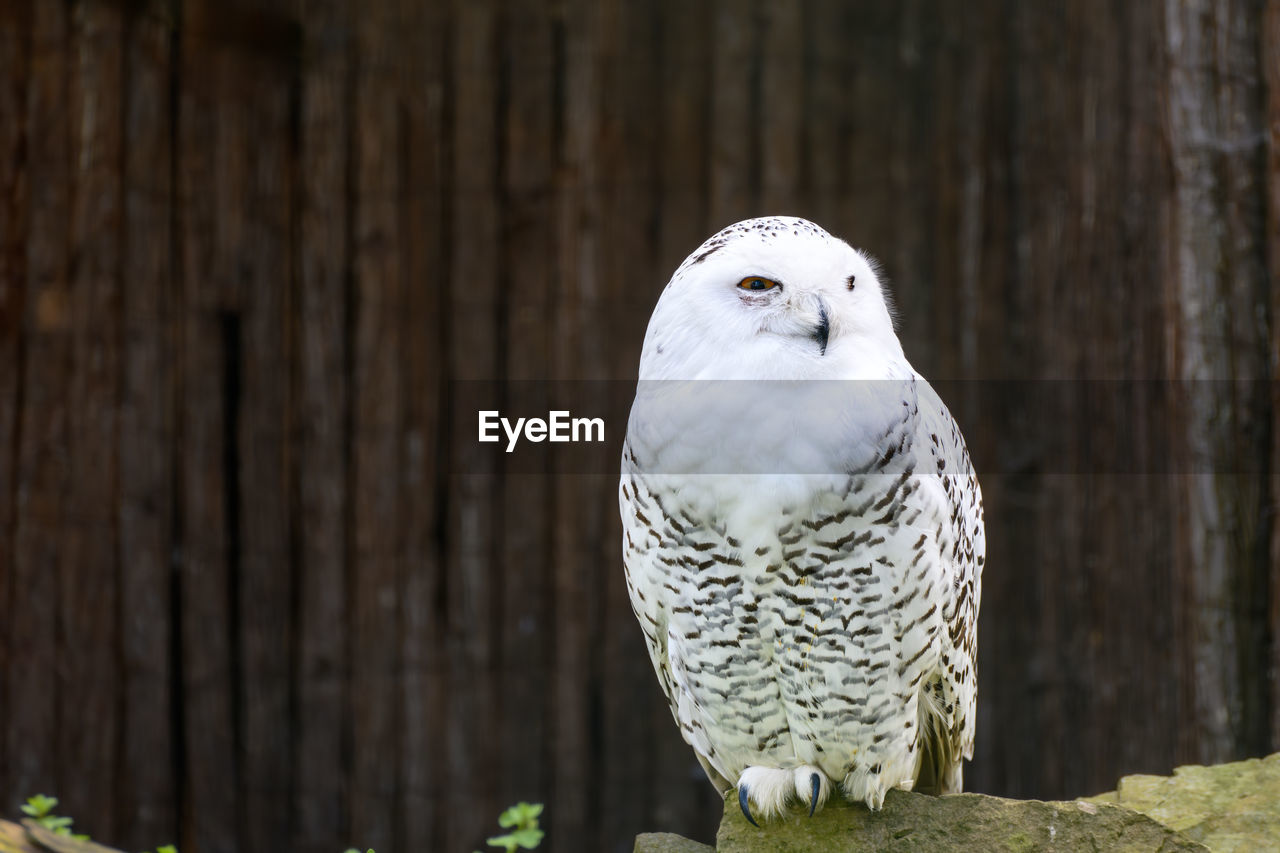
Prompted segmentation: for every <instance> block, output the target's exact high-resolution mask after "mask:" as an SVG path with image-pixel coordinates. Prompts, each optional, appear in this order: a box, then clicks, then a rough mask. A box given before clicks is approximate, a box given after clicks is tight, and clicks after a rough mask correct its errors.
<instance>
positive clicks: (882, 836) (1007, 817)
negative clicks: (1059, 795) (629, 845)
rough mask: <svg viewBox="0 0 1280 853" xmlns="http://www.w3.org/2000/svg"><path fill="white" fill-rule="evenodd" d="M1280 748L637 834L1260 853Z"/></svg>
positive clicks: (1265, 843)
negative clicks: (1247, 756)
mask: <svg viewBox="0 0 1280 853" xmlns="http://www.w3.org/2000/svg"><path fill="white" fill-rule="evenodd" d="M1277 839H1280V753H1277V754H1276V755H1272V756H1269V757H1267V758H1262V759H1251V760H1249V761H1238V762H1235V763H1232V764H1219V765H1216V766H1213V767H1194V766H1193V767H1179V768H1177V769H1176V770H1175V771H1174V773H1173V775H1172V776H1126V777H1124V778H1123V779H1121V780H1120V784H1119V785H1118V786H1117V788H1116V790H1115V791H1110V792H1108V793H1105V794H1099V795H1097V796H1094V797H1088V798H1085V799H1079V800H1067V801H1061V802H1041V801H1039V800H1007V799H1003V798H1001V797H989V796H987V795H985V794H955V795H951V796H946V797H929V796H925V795H923V794H914V793H911V792H909V791H891V792H890V794H889V796H888V797H887V798H886V799H885V803H884V809H883V810H882V811H880V812H874V813H873V812H870V811H868V810H867V809H865V808H863V807H861V806H853V805H849V804H848V803H845V802H843V801H842V800H832V801H830V802H829V803H828V804H827V806H826V808H824V809H823V810H822V811H820V812H819V813H818V814H816V815H814V816H813V817H812V818H809V817H806V816H805V814H804V813H802V812H800V811H799V810H797V811H796V813H795V814H793V815H791V816H790V817H788V818H786V819H784V820H781V821H774V822H771V823H768V824H765V826H764V828H763V829H757V828H756V827H754V826H752V825H751V824H749V823H747V821H746V819H745V818H743V816H742V814H741V812H740V811H739V810H738V802H737V798H736V797H732V798H730V799H728V800H726V802H725V810H724V819H723V820H722V821H721V823H720V831H719V832H718V833H717V835H716V846H715V847H714V848H712V847H710V846H708V845H706V844H700V843H698V842H696V841H690V840H689V839H687V838H682V837H680V836H678V835H671V834H669V833H650V834H645V835H641V836H639V837H638V838H637V839H636V846H635V850H636V853H713V851H718V853H763V851H769V853H775V851H776V853H818V851H822V852H823V853H827V852H828V851H848V853H857V851H864V850H866V851H872V850H875V851H914V850H921V851H924V850H928V851H934V850H993V851H1023V850H1027V851H1030V850H1061V851H1073V850H1095V851H1135V853H1136V851H1157V850H1158V851H1161V853H1175V851H1202V853H1203V851H1211V853H1231V851H1241V853H1243V851H1252V850H1266V849H1274V848H1275V846H1276V845H1277V844H1278V843H1280V842H1277Z"/></svg>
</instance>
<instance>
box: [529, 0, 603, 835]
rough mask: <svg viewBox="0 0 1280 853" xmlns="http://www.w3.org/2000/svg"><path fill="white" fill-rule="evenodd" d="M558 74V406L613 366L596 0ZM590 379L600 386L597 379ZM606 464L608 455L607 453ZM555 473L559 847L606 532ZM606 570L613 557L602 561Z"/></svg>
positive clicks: (565, 46)
mask: <svg viewBox="0 0 1280 853" xmlns="http://www.w3.org/2000/svg"><path fill="white" fill-rule="evenodd" d="M552 36H553V52H554V56H553V60H554V64H555V69H556V73H557V75H558V76H557V79H556V80H555V81H554V83H555V88H556V90H557V91H561V92H562V93H563V94H562V100H561V101H559V102H558V103H557V109H558V110H560V113H559V122H558V125H557V127H558V128H559V131H558V136H559V140H558V142H559V148H558V150H557V151H555V152H554V154H555V156H556V157H557V162H558V171H559V178H558V180H557V182H556V185H557V187H556V188H557V192H556V198H555V200H554V204H555V209H554V211H553V217H554V226H555V244H556V245H555V259H554V263H555V265H556V274H555V276H554V284H553V286H554V293H555V300H556V302H557V303H558V305H559V309H558V310H557V311H556V312H555V314H554V317H553V318H552V319H553V322H554V331H553V333H552V353H551V361H550V364H549V366H550V368H551V371H550V375H551V376H552V377H553V378H554V380H555V384H554V385H553V386H552V391H553V393H555V392H559V394H560V397H561V399H558V400H555V401H554V405H555V408H558V409H559V408H570V409H571V408H573V407H575V406H583V405H588V401H587V400H586V399H584V395H583V394H580V393H574V391H573V390H571V389H574V390H576V389H579V388H583V387H586V386H584V385H583V384H580V383H579V382H577V381H576V380H583V379H589V378H590V379H600V378H601V377H603V376H605V375H607V369H608V368H607V357H606V352H607V344H606V341H607V340H608V338H607V335H606V334H605V333H604V331H603V330H602V329H601V328H600V325H599V324H598V323H594V322H592V318H594V317H596V316H598V312H599V311H600V310H601V308H602V304H601V301H600V294H599V287H600V281H599V275H598V270H597V268H596V262H597V252H598V250H599V249H598V239H597V238H598V234H597V229H598V228H599V222H598V220H599V195H600V188H599V185H598V181H599V180H600V176H599V174H598V172H597V162H596V158H595V147H594V143H595V139H596V131H597V129H598V128H599V125H600V88H599V74H598V69H599V63H600V56H599V21H598V15H597V8H596V5H595V3H593V2H591V0H575V2H574V3H572V4H570V5H568V6H567V7H566V9H565V11H564V13H563V16H562V17H559V18H557V19H555V20H554V21H553V31H552ZM590 387H592V388H597V387H599V386H598V385H596V384H592V385H590ZM601 464H602V465H603V464H606V463H605V462H604V461H603V459H602V460H601ZM577 473H580V472H575V475H558V476H555V477H554V478H553V480H552V483H551V487H552V488H553V489H554V496H553V498H552V500H553V501H554V503H555V507H556V511H555V512H554V513H553V515H552V524H553V526H554V529H553V531H552V543H551V550H550V554H551V577H550V579H549V594H550V598H551V601H550V605H549V607H548V614H547V618H548V619H549V621H550V624H551V625H552V626H553V627H552V629H551V631H550V633H552V634H553V635H554V646H553V649H552V655H553V657H552V661H553V668H552V670H551V673H550V674H551V678H552V682H553V683H552V686H551V691H550V692H551V694H552V708H553V716H552V719H551V721H550V723H551V731H550V743H551V749H552V755H553V756H554V760H553V762H552V764H551V767H550V768H549V769H550V776H551V782H550V785H551V787H550V793H549V794H548V810H547V812H546V820H545V821H544V825H546V826H547V833H548V837H547V842H546V843H547V844H549V845H553V846H554V847H556V848H557V849H565V850H576V849H584V848H587V847H589V845H590V841H589V839H592V838H594V837H595V834H594V825H593V824H594V823H595V821H597V820H598V819H599V817H600V815H599V811H598V809H595V808H593V807H592V801H593V799H595V798H596V797H598V793H597V788H596V786H595V785H594V784H593V783H592V781H593V779H594V778H595V775H594V774H595V773H596V771H597V764H596V759H595V756H594V754H593V749H592V743H591V739H592V735H591V732H590V730H589V720H590V695H589V691H590V685H591V682H592V671H591V667H592V660H593V654H592V645H593V639H592V636H591V634H590V632H589V629H588V623H589V621H590V619H589V615H588V614H589V612H590V610H591V608H592V606H593V605H594V603H595V602H596V601H598V590H599V588H600V581H599V575H600V569H601V568H602V567H600V566H598V565H597V564H596V562H595V561H594V559H593V555H592V552H591V547H590V542H591V541H592V539H591V537H593V536H595V537H599V536H600V535H601V530H600V528H601V526H602V525H601V518H602V516H603V514H604V513H607V512H608V507H607V506H605V507H602V506H601V500H599V499H598V496H599V495H600V494H602V493H601V492H600V491H598V490H596V489H593V488H592V485H593V481H592V480H591V479H589V478H587V477H584V476H576V474H577ZM603 568H604V569H605V570H607V568H608V567H603Z"/></svg>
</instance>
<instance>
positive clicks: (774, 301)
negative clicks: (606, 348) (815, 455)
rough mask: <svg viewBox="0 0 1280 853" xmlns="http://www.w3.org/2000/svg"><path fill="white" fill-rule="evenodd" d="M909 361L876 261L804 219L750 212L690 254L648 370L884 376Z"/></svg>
mask: <svg viewBox="0 0 1280 853" xmlns="http://www.w3.org/2000/svg"><path fill="white" fill-rule="evenodd" d="M903 363H905V362H904V359H903V355H902V347H901V345H900V344H899V342H898V338H897V335H896V334H895V333H894V326H893V319H892V314H891V308H890V304H889V301H888V299H887V297H886V295H885V293H884V289H883V288H882V287H881V283H880V279H879V276H878V275H877V272H876V266H875V263H874V262H873V261H872V260H871V259H870V258H869V257H867V256H866V255H864V254H862V253H861V252H859V251H857V250H856V249H854V248H852V247H851V246H850V245H849V244H848V243H845V242H844V241H843V240H839V239H837V238H835V237H832V236H831V235H830V234H828V233H827V232H826V231H824V230H823V229H822V228H820V227H818V226H817V225H815V224H813V223H812V222H809V221H808V220H805V219H798V218H795V217H782V216H776V217H768V218H763V219H748V220H745V221H743V222H739V223H737V224H736V225H731V226H729V227H728V228H725V229H724V230H723V231H721V232H719V233H718V234H716V235H715V236H713V237H711V238H710V239H709V240H707V241H706V242H705V243H703V244H702V245H701V246H699V247H698V249H697V250H696V251H694V252H693V254H691V255H689V257H688V258H686V259H685V261H684V263H682V264H681V265H680V267H679V268H678V269H677V270H676V272H675V274H674V275H673V276H672V277H671V281H670V282H669V283H668V284H667V287H666V289H665V290H664V291H663V292H662V295H661V297H660V298H659V300H658V304H657V306H656V307H655V308H654V311H653V316H652V318H651V319H650V321H649V329H648V332H647V334H646V336H645V343H644V351H643V354H642V356H641V361H640V378H641V379H677V378H678V379H823V378H830V379H837V378H838V379H849V378H867V379H878V378H884V377H886V376H890V375H896V374H898V373H899V372H900V365H901V364H903Z"/></svg>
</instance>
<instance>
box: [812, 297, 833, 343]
mask: <svg viewBox="0 0 1280 853" xmlns="http://www.w3.org/2000/svg"><path fill="white" fill-rule="evenodd" d="M829 337H831V318H830V317H828V316H827V303H826V302H823V301H822V300H821V299H819V300H818V326H817V328H815V329H814V330H813V339H814V340H815V341H817V342H818V354H819V355H826V354H827V339H828V338H829Z"/></svg>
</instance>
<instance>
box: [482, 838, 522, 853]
mask: <svg viewBox="0 0 1280 853" xmlns="http://www.w3.org/2000/svg"><path fill="white" fill-rule="evenodd" d="M484 843H485V844H488V845H489V846H490V847H501V848H502V849H504V850H506V851H507V853H512V851H514V850H515V849H516V847H517V846H518V844H517V842H516V840H515V839H514V838H512V837H511V836H510V835H495V836H494V837H493V838H486V839H485V840H484Z"/></svg>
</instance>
